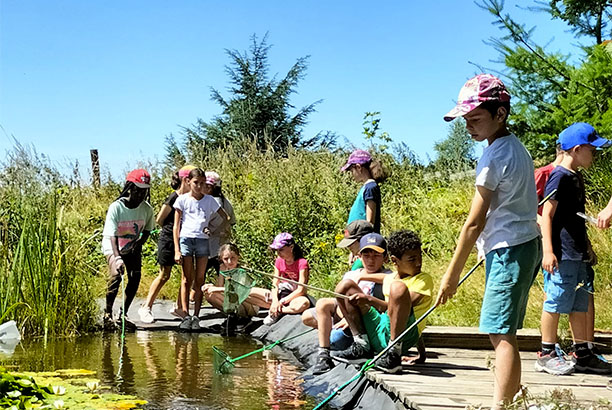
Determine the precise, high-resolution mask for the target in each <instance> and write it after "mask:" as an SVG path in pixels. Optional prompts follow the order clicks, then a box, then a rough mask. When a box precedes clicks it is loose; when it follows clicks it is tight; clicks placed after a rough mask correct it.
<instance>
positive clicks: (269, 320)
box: [263, 314, 280, 326]
mask: <svg viewBox="0 0 612 410" xmlns="http://www.w3.org/2000/svg"><path fill="white" fill-rule="evenodd" d="M278 319H280V315H279V316H271V315H270V314H268V316H266V317H265V318H264V320H263V324H264V325H266V326H270V325H272V324H274V323H276V322H277V321H278Z"/></svg>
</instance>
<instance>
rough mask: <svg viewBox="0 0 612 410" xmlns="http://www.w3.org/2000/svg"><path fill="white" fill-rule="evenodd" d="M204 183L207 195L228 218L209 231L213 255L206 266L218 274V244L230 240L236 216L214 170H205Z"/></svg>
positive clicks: (209, 242) (209, 243) (209, 241)
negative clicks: (212, 230) (206, 187)
mask: <svg viewBox="0 0 612 410" xmlns="http://www.w3.org/2000/svg"><path fill="white" fill-rule="evenodd" d="M206 185H208V188H209V195H211V196H212V197H213V198H214V199H215V201H217V203H218V204H219V206H220V207H221V208H222V209H223V210H224V211H225V213H226V214H227V215H228V218H227V219H223V221H222V223H221V224H220V225H219V226H218V227H217V229H215V231H214V232H211V233H210V237H209V239H208V245H209V247H210V254H211V255H214V257H213V258H210V259H209V260H208V266H209V268H210V267H212V268H214V269H215V271H216V272H217V274H219V264H220V260H219V257H220V253H219V246H221V245H223V244H225V243H228V242H229V241H230V240H231V237H232V226H233V225H234V224H236V216H235V215H234V207H233V206H232V204H231V202H230V201H229V200H228V199H227V198H226V197H225V195H223V192H222V191H221V177H220V176H219V174H217V173H216V172H214V171H206Z"/></svg>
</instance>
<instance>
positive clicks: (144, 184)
mask: <svg viewBox="0 0 612 410" xmlns="http://www.w3.org/2000/svg"><path fill="white" fill-rule="evenodd" d="M125 180H126V181H128V182H133V183H134V185H136V186H137V187H138V188H150V187H151V175H149V173H148V172H147V171H146V170H144V169H140V168H139V169H135V170H133V171H130V173H129V174H127V177H126V178H125Z"/></svg>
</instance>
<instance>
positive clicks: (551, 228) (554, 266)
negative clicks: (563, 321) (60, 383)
mask: <svg viewBox="0 0 612 410" xmlns="http://www.w3.org/2000/svg"><path fill="white" fill-rule="evenodd" d="M559 142H560V143H561V149H562V150H563V151H564V154H563V159H562V161H561V163H560V165H559V166H557V167H556V168H555V169H554V170H553V171H552V172H551V174H550V178H549V179H548V182H547V183H546V192H545V194H546V195H548V194H549V193H551V192H553V190H555V189H556V190H557V191H556V192H555V193H554V194H553V195H552V196H551V198H550V199H549V201H548V202H546V203H545V204H544V209H543V211H542V244H543V250H544V257H543V260H542V268H543V269H544V291H545V293H546V301H545V302H544V306H543V310H542V351H541V352H539V353H538V359H537V361H536V363H535V369H536V370H537V371H542V372H547V373H550V374H557V375H559V374H569V373H572V372H573V371H574V370H575V371H579V372H584V373H599V374H610V373H611V372H612V365H611V364H610V363H606V362H605V361H603V360H601V358H599V357H598V356H597V355H596V354H594V352H593V351H592V350H591V349H590V348H589V346H588V343H587V341H588V335H587V310H588V303H589V294H588V292H587V291H586V289H584V285H585V284H586V281H587V269H588V267H589V265H592V264H594V263H593V262H594V261H595V260H596V259H595V254H594V253H593V250H592V248H591V243H590V241H589V238H588V236H587V231H586V225H585V221H584V220H583V219H582V218H580V217H579V216H578V215H577V212H582V213H584V211H585V207H584V206H585V189H584V181H583V178H582V175H581V174H580V172H579V171H578V168H579V167H581V168H588V167H590V166H591V163H592V162H593V155H594V153H595V149H596V148H598V147H603V146H609V145H610V144H611V143H612V141H609V140H606V139H604V138H601V137H599V135H597V133H596V131H595V129H594V128H593V127H592V126H591V125H589V124H586V123H575V124H573V125H570V126H569V127H568V128H566V129H565V130H563V131H562V132H561V134H559ZM561 313H567V314H569V320H570V323H571V328H572V334H573V338H574V362H573V363H571V362H568V361H566V360H565V358H564V357H563V354H562V352H560V349H558V348H557V347H556V342H557V326H558V324H559V316H560V314H561Z"/></svg>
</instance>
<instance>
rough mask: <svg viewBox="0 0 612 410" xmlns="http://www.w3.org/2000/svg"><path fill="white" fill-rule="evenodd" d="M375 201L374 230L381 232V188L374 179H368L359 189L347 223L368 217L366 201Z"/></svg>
mask: <svg viewBox="0 0 612 410" xmlns="http://www.w3.org/2000/svg"><path fill="white" fill-rule="evenodd" d="M367 201H374V202H375V203H376V214H375V215H374V223H373V225H374V232H378V233H380V202H381V200H380V188H379V187H378V184H377V183H376V182H375V181H373V180H368V181H366V183H365V184H363V186H362V187H361V189H360V190H359V193H358V194H357V198H355V202H353V206H352V207H351V211H350V212H349V217H348V221H346V224H347V225H348V224H350V223H351V222H353V221H356V220H358V219H367V218H366V202H367Z"/></svg>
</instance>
